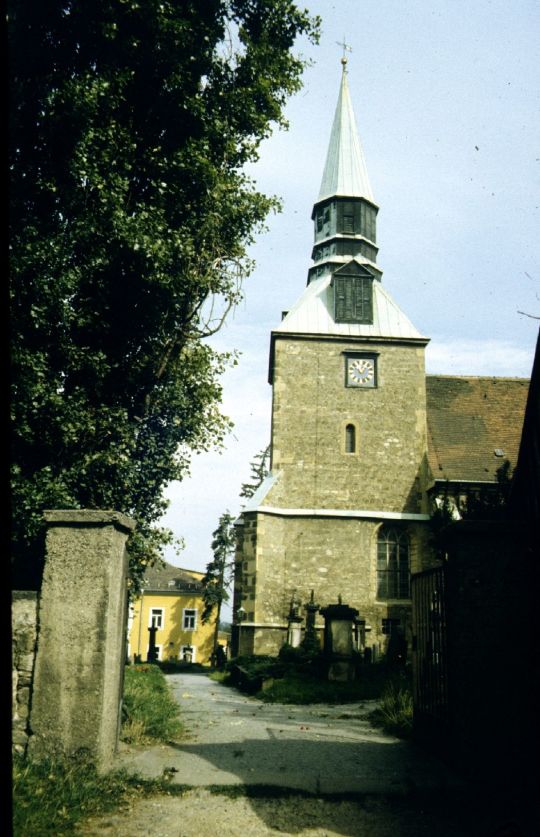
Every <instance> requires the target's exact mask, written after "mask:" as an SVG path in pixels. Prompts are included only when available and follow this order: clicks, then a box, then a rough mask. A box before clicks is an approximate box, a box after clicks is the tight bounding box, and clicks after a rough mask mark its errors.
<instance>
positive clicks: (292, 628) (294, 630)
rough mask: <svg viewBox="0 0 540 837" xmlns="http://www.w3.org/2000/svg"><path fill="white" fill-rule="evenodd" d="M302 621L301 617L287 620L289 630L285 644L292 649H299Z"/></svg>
mask: <svg viewBox="0 0 540 837" xmlns="http://www.w3.org/2000/svg"><path fill="white" fill-rule="evenodd" d="M303 621H304V620H303V619H302V617H301V616H293V617H291V618H290V619H289V628H288V630H287V643H288V645H291V646H292V647H293V648H299V647H300V643H301V641H302V622H303Z"/></svg>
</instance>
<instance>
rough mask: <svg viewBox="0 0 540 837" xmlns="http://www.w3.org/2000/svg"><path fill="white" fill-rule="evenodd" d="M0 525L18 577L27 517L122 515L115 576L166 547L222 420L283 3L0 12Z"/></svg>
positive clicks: (286, 19) (284, 71)
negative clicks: (3, 25)
mask: <svg viewBox="0 0 540 837" xmlns="http://www.w3.org/2000/svg"><path fill="white" fill-rule="evenodd" d="M8 22H9V23H8V37H9V47H10V62H9V73H10V78H9V85H10V103H11V108H10V114H9V116H10V130H9V139H10V271H11V285H10V292H11V312H10V314H11V316H10V325H11V361H12V371H11V380H12V391H11V408H12V428H13V431H12V457H11V458H12V486H11V490H12V509H13V520H12V533H13V553H14V556H15V558H16V576H15V577H16V580H17V582H20V583H21V586H22V584H23V583H24V577H25V574H26V576H28V579H27V581H28V583H30V582H32V583H34V582H35V579H36V576H38V575H39V572H36V570H38V569H39V568H36V556H37V555H38V554H39V549H40V547H39V539H40V536H41V534H42V527H43V523H42V510H43V509H46V508H105V509H108V508H112V509H116V510H118V511H122V512H125V513H127V514H129V515H131V516H132V517H134V518H135V520H136V522H137V524H138V529H137V531H136V533H135V534H134V535H133V537H131V539H130V543H129V550H130V555H131V559H132V560H131V565H132V568H133V580H134V583H135V586H137V583H138V579H140V576H141V574H142V573H143V572H144V563H145V562H146V563H149V562H150V563H151V562H153V560H155V558H156V556H158V555H159V554H160V553H161V550H162V548H163V545H164V543H166V542H167V540H168V539H169V538H170V534H169V533H167V532H165V531H163V530H161V529H160V528H159V525H158V521H159V520H160V518H161V517H162V515H163V512H164V510H165V505H166V504H165V501H164V499H163V490H164V488H165V486H166V485H167V484H168V483H169V482H171V481H172V480H180V479H182V477H183V476H185V474H186V473H187V471H188V467H189V459H190V454H191V452H192V451H198V450H207V449H209V448H210V447H212V446H214V445H219V444H220V443H221V441H222V440H223V437H224V434H225V433H226V432H227V430H228V428H229V426H230V425H229V422H228V420H227V419H226V418H225V417H224V416H222V415H221V414H220V412H219V410H218V408H217V405H218V404H219V402H220V397H221V387H220V384H219V377H220V375H221V373H222V371H223V369H224V368H225V367H226V365H227V364H230V363H234V362H235V357H234V356H233V355H232V354H219V353H216V352H215V351H213V350H212V349H211V348H210V347H209V346H208V345H205V344H204V343H203V342H202V338H203V337H204V336H208V335H209V334H212V333H213V332H214V331H216V330H217V329H218V328H219V327H220V325H221V323H222V321H223V318H224V316H225V315H226V313H227V312H228V310H229V309H230V308H231V307H232V306H234V305H235V304H236V303H237V302H238V300H239V299H240V297H241V284H242V279H243V277H245V276H247V275H248V274H249V272H250V271H251V269H252V264H251V262H250V260H249V259H248V257H247V248H248V247H249V245H250V244H251V243H252V241H253V240H254V236H255V234H256V233H257V232H258V231H260V230H261V229H262V227H263V223H264V219H265V218H266V216H267V214H268V212H269V211H271V210H273V209H277V208H278V202H277V201H276V199H274V198H271V197H267V196H265V195H262V194H261V193H259V192H258V191H257V190H256V189H255V187H254V184H253V182H252V181H251V180H250V179H249V178H248V177H247V176H246V174H245V173H244V166H245V164H246V163H249V162H253V161H255V160H256V159H257V149H258V146H259V144H260V142H261V141H262V139H264V138H265V137H267V136H268V135H269V133H270V132H271V129H272V125H274V124H277V125H281V126H283V125H285V120H284V117H283V108H284V105H285V103H286V101H287V98H288V97H289V96H290V95H291V94H292V93H294V92H296V91H297V90H298V89H299V87H300V78H301V73H302V69H303V66H304V62H303V61H302V59H301V58H300V57H298V56H296V55H295V54H294V53H293V47H294V44H295V40H296V38H297V37H298V36H301V35H303V36H307V37H308V38H310V39H311V40H316V39H317V21H316V20H314V19H312V18H310V16H309V15H308V14H307V12H305V11H302V10H300V9H299V8H297V7H296V5H295V4H294V3H292V2H291V1H290V0H189V2H185V3H175V2H173V0H123V2H121V3H117V2H111V0H92V2H90V0H81V2H78V3H73V2H71V0H66V1H65V2H59V0H43V2H40V3H35V2H30V0H9V2H8Z"/></svg>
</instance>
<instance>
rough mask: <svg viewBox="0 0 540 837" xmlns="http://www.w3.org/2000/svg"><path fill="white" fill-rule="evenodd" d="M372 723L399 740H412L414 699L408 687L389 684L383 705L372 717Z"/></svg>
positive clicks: (382, 698)
mask: <svg viewBox="0 0 540 837" xmlns="http://www.w3.org/2000/svg"><path fill="white" fill-rule="evenodd" d="M370 720H371V722H372V723H373V724H374V725H375V726H377V727H381V728H382V729H383V730H384V731H385V732H388V733H390V734H391V735H396V736H397V737H398V738H410V737H411V736H412V731H413V698H412V694H411V691H410V689H409V688H408V687H406V686H403V685H401V686H400V685H396V684H395V683H392V682H391V683H389V684H388V685H387V687H386V688H385V690H384V692H383V694H382V697H381V705H380V706H379V707H378V708H377V709H375V710H374V711H373V712H372V713H371V715H370Z"/></svg>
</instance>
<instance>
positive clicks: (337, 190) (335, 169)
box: [317, 66, 374, 203]
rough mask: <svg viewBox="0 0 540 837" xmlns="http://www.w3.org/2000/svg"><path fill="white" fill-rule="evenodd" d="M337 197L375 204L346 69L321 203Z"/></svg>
mask: <svg viewBox="0 0 540 837" xmlns="http://www.w3.org/2000/svg"><path fill="white" fill-rule="evenodd" d="M335 195H338V196H339V195H341V196H344V197H352V198H366V199H367V200H369V201H371V203H374V200H373V193H372V191H371V186H370V183H369V177H368V173H367V167H366V161H365V159H364V152H363V150H362V146H361V144H360V139H359V137H358V130H357V127H356V120H355V118H354V111H353V108H352V103H351V97H350V95H349V85H348V83H347V72H346V70H345V66H344V68H343V75H342V78H341V88H340V91H339V98H338V103H337V106H336V112H335V114H334V122H333V125H332V133H331V134H330V143H329V146H328V153H327V156H326V164H325V167H324V172H323V177H322V182H321V188H320V190H319V197H318V198H317V203H319V202H320V201H322V200H325V199H326V198H330V197H333V196H335Z"/></svg>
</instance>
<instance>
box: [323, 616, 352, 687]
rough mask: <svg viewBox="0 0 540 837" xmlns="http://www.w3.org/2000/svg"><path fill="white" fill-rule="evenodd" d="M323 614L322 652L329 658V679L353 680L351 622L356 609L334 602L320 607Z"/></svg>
mask: <svg viewBox="0 0 540 837" xmlns="http://www.w3.org/2000/svg"><path fill="white" fill-rule="evenodd" d="M321 614H322V615H323V616H324V653H325V656H326V657H327V658H328V660H329V663H330V665H329V668H328V679H329V680H354V665H353V662H352V652H353V623H354V620H355V619H356V617H357V616H358V611H357V610H355V609H354V608H352V607H349V606H348V605H344V604H341V602H340V603H339V604H335V605H328V607H325V608H322V609H321Z"/></svg>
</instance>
